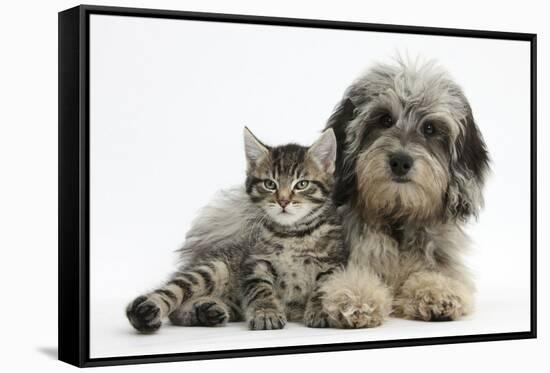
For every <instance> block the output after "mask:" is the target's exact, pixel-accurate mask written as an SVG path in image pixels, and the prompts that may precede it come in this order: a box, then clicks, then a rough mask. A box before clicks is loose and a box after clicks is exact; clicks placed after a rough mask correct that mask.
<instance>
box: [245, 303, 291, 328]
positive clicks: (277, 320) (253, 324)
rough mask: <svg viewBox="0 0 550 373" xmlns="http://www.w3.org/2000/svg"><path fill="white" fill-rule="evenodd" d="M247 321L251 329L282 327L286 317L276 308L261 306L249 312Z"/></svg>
mask: <svg viewBox="0 0 550 373" xmlns="http://www.w3.org/2000/svg"><path fill="white" fill-rule="evenodd" d="M247 323H248V327H249V329H251V330H272V329H282V328H284V326H285V325H286V317H285V315H284V313H282V312H281V311H278V310H276V309H270V308H262V309H256V310H254V311H252V312H250V314H249V315H248V317H247Z"/></svg>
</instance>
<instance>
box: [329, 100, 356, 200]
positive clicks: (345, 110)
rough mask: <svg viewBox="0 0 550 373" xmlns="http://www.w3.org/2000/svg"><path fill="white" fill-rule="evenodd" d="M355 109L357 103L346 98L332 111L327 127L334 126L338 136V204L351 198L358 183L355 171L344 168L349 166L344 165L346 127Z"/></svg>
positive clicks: (335, 133)
mask: <svg viewBox="0 0 550 373" xmlns="http://www.w3.org/2000/svg"><path fill="white" fill-rule="evenodd" d="M355 109H356V107H355V104H354V103H353V102H352V101H351V99H350V98H349V97H347V98H344V99H343V100H342V101H341V102H340V103H339V104H338V106H336V109H335V110H334V113H332V115H331V116H330V118H329V119H328V121H327V126H326V127H325V128H332V130H333V131H334V135H335V137H336V144H337V147H336V148H337V149H336V172H335V174H334V175H335V176H336V179H337V183H336V191H335V194H334V200H335V202H336V204H338V205H342V204H344V203H345V202H346V201H347V200H348V199H349V196H350V195H351V194H352V193H353V191H354V190H355V185H356V183H355V172H346V171H345V170H344V169H345V168H349V167H344V152H345V148H346V128H347V126H348V123H349V122H351V121H352V120H353V119H354V118H355Z"/></svg>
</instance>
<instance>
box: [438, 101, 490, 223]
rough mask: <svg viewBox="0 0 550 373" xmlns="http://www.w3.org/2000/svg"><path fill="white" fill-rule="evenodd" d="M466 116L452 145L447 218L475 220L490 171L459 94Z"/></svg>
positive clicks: (477, 134)
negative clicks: (453, 148)
mask: <svg viewBox="0 0 550 373" xmlns="http://www.w3.org/2000/svg"><path fill="white" fill-rule="evenodd" d="M461 96H462V99H463V101H464V102H465V106H466V115H465V117H464V119H463V120H462V121H461V124H462V126H463V127H462V128H463V130H462V131H461V133H460V134H459V135H458V137H457V139H456V143H455V156H454V157H452V158H453V159H452V160H451V180H450V183H449V187H448V190H447V195H446V199H447V216H448V217H449V218H451V219H459V220H462V221H466V220H468V218H470V217H471V216H474V217H477V215H478V212H479V210H480V209H481V208H482V207H483V193H482V189H483V186H484V183H485V176H486V174H487V173H488V171H489V153H488V152H487V146H486V145H485V142H484V141H483V137H482V135H481V132H480V131H479V128H478V127H477V125H476V123H475V121H474V117H473V114H472V109H471V108H470V105H469V104H468V102H467V100H466V98H465V97H464V96H463V95H462V94H461Z"/></svg>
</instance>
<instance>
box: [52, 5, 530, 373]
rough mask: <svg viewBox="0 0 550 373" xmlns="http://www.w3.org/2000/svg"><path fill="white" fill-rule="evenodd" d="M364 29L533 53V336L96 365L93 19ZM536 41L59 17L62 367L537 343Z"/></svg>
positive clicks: (97, 9) (393, 28) (200, 16)
mask: <svg viewBox="0 0 550 373" xmlns="http://www.w3.org/2000/svg"><path fill="white" fill-rule="evenodd" d="M93 14H102V15H118V16H128V17H155V18H164V19H183V20H195V21H215V22H230V23H243V24H259V25H276V26H293V27H305V28H319V29H342V30H362V31H371V32H372V31H374V32H391V33H406V34H422V35H438V36H454V37H468V38H488V39H504V40H518V41H527V42H529V43H530V46H531V48H530V51H531V72H530V79H531V118H530V122H531V128H530V131H531V165H530V168H531V222H530V223H531V242H530V244H531V248H530V250H531V252H530V255H531V261H530V265H531V268H530V269H531V294H530V304H531V310H530V314H531V324H530V330H528V331H523V332H513V333H496V334H481V335H466V336H451V337H435V338H414V339H403V340H390V341H371V342H358V343H335V344H323V345H308V346H293V347H277V348H258V349H243V350H225V351H210V352H194V353H177V354H161V355H141V356H124V357H112V358H90V353H89V326H90V325H89V306H90V304H89V238H90V237H89V203H90V196H89V169H90V168H89V150H90V145H89V136H88V135H89V97H88V88H89V19H90V15H93ZM536 61H537V35H536V34H528V33H512V32H495V31H480V30H461V29H450V28H433V27H418V26H398V25H384V24H370V23H357V22H341V21H326V20H313V19H292V18H278V17H259V16H244V15H232V14H213V13H197V12H184V11H172V10H158V9H137V8H121V7H106V6H91V5H80V6H77V7H74V8H71V9H68V10H65V11H62V12H60V13H59V77H58V78H59V253H58V255H59V258H58V259H59V274H58V275H59V335H58V338H59V360H61V361H64V362H67V363H69V364H72V365H76V366H79V367H93V366H105V365H120V364H137V363H153V362H168V361H185V360H197V359H219V358H232V357H248V356H260V355H282V354H295V353H311V352H327V351H340V350H358V349H370V348H387V347H402V346H419V345H436V344H450V343H465V342H483V341H497V340H512V339H526V338H536V331H537V297H536V294H537V282H536V278H537V273H536V269H537V268H536V257H537V251H536V247H537V242H536V230H537V211H536V210H537V205H536V203H537V190H536V189H537V174H536V162H537V159H536V132H537V129H536V125H537V117H536V103H537V81H536V74H537V64H536Z"/></svg>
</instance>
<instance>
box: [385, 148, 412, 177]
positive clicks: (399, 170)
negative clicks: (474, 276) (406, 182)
mask: <svg viewBox="0 0 550 373" xmlns="http://www.w3.org/2000/svg"><path fill="white" fill-rule="evenodd" d="M412 165H413V159H412V158H411V156H409V155H407V154H405V153H397V154H394V155H392V156H391V157H390V167H391V171H392V172H393V173H394V175H397V176H405V175H406V174H407V173H408V172H409V171H410V170H411V168H412Z"/></svg>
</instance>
